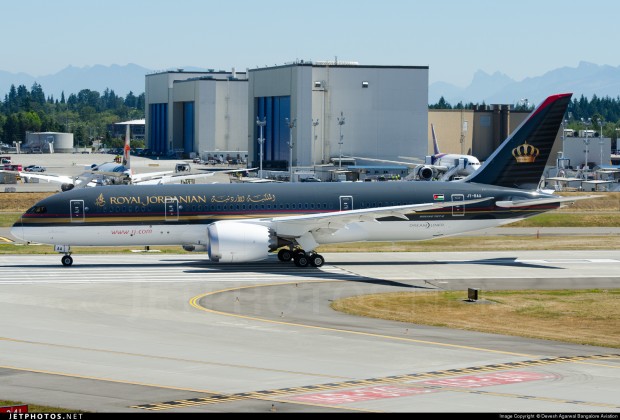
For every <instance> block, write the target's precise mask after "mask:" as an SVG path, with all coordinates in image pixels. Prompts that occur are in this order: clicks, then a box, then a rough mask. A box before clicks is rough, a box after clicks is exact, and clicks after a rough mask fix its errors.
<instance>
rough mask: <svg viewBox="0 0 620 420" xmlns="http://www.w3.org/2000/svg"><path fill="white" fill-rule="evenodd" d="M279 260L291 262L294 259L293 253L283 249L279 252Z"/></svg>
mask: <svg viewBox="0 0 620 420" xmlns="http://www.w3.org/2000/svg"><path fill="white" fill-rule="evenodd" d="M278 259H279V260H280V261H290V260H292V259H293V252H292V251H291V250H290V249H281V250H279V251H278Z"/></svg>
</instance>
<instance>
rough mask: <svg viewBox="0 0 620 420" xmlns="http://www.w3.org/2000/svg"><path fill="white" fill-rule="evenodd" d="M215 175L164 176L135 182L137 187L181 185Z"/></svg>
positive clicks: (212, 173)
mask: <svg viewBox="0 0 620 420" xmlns="http://www.w3.org/2000/svg"><path fill="white" fill-rule="evenodd" d="M213 175H215V172H211V173H208V174H191V175H163V176H160V177H156V178H151V179H146V180H144V181H135V180H134V181H133V183H134V184H137V185H161V184H179V183H181V181H185V180H190V179H193V180H196V179H204V178H207V177H210V176H213Z"/></svg>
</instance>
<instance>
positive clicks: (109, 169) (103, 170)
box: [19, 125, 254, 191]
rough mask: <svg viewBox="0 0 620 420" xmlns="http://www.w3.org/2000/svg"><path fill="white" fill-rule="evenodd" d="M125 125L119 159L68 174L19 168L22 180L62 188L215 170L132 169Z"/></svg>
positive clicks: (193, 177)
mask: <svg viewBox="0 0 620 420" xmlns="http://www.w3.org/2000/svg"><path fill="white" fill-rule="evenodd" d="M129 139H130V135H129V125H127V129H126V133H125V146H124V147H123V156H122V160H121V162H105V163H102V164H100V165H92V166H91V167H90V168H88V169H87V170H86V171H84V172H83V173H82V174H80V175H77V176H74V177H71V176H67V175H54V174H41V173H33V172H19V175H20V177H21V178H23V179H25V180H31V179H37V180H39V181H45V182H53V183H57V184H60V185H61V189H62V191H68V190H71V189H73V188H85V187H98V186H104V185H130V184H132V185H161V184H181V183H195V182H196V181H205V180H207V179H208V178H209V177H212V176H213V175H215V174H216V173H217V172H218V171H209V172H205V173H192V172H191V167H190V165H189V164H188V163H179V164H177V165H176V167H175V169H174V170H169V171H160V172H144V173H135V172H134V170H133V168H132V167H131V153H130V152H131V148H130V144H129ZM252 170H254V169H230V170H223V171H220V172H223V173H236V172H241V173H246V172H248V171H252Z"/></svg>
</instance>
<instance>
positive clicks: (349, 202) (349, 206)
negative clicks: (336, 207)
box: [340, 195, 353, 211]
mask: <svg viewBox="0 0 620 420" xmlns="http://www.w3.org/2000/svg"><path fill="white" fill-rule="evenodd" d="M346 210H353V196H350V195H341V196H340V211H346Z"/></svg>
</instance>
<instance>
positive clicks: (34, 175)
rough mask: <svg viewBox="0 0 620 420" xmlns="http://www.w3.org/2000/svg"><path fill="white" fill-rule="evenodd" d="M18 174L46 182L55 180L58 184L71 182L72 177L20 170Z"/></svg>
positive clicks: (25, 177)
mask: <svg viewBox="0 0 620 420" xmlns="http://www.w3.org/2000/svg"><path fill="white" fill-rule="evenodd" d="M19 176H20V177H21V178H24V179H28V180H30V179H38V180H40V181H46V182H56V183H58V184H73V178H71V177H70V176H63V175H43V174H39V173H32V172H20V173H19Z"/></svg>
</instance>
